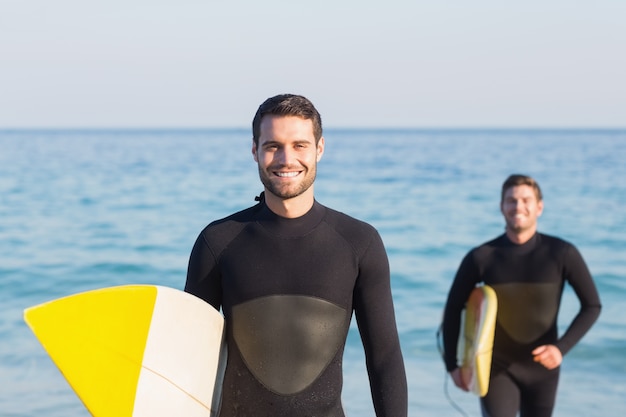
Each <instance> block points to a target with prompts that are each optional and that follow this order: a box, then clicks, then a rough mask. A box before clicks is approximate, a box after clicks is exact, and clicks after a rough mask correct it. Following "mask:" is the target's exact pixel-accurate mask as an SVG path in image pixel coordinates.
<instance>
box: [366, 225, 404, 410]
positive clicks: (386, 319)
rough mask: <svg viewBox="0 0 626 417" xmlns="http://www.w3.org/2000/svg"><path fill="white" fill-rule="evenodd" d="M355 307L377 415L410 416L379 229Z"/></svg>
mask: <svg viewBox="0 0 626 417" xmlns="http://www.w3.org/2000/svg"><path fill="white" fill-rule="evenodd" d="M354 309H355V316H356V320H357V324H358V327H359V332H360V333H361V339H362V341H363V347H364V350H365V359H366V365H367V371H368V375H369V379H370V389H371V392H372V399H373V402H374V409H375V411H376V416H377V417H406V415H407V413H408V400H407V382H406V373H405V369H404V361H403V358H402V351H401V348H400V340H399V337H398V331H397V327H396V319H395V313H394V307H393V300H392V295H391V283H390V274H389V261H388V259H387V254H386V252H385V248H384V246H383V242H382V240H381V238H380V236H379V235H378V233H375V235H374V237H373V240H372V242H371V244H370V245H369V247H368V249H367V250H366V251H365V254H364V256H363V257H362V258H361V261H360V265H359V276H358V279H357V283H356V287H355V293H354Z"/></svg>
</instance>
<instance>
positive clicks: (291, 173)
mask: <svg viewBox="0 0 626 417" xmlns="http://www.w3.org/2000/svg"><path fill="white" fill-rule="evenodd" d="M276 175H278V176H279V177H285V178H290V177H295V176H296V175H298V172H277V173H276Z"/></svg>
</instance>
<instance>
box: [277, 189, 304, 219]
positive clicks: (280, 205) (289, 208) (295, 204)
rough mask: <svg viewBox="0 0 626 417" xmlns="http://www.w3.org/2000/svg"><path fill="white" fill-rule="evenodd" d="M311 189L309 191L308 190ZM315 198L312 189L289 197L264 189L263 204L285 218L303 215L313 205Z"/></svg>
mask: <svg viewBox="0 0 626 417" xmlns="http://www.w3.org/2000/svg"><path fill="white" fill-rule="evenodd" d="M309 191H311V192H309ZM314 201H315V199H314V197H313V192H312V190H310V189H309V190H307V192H305V193H304V194H301V195H299V196H297V197H294V198H290V199H286V200H285V199H282V198H280V197H276V196H275V195H274V194H272V193H270V192H268V191H267V190H265V204H267V207H269V209H270V210H272V211H273V212H274V213H275V214H277V215H279V216H280V217H285V218H287V219H295V218H297V217H301V216H304V215H305V214H306V213H308V212H309V210H311V207H313V203H314Z"/></svg>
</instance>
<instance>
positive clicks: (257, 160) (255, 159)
mask: <svg viewBox="0 0 626 417" xmlns="http://www.w3.org/2000/svg"><path fill="white" fill-rule="evenodd" d="M252 157H253V158H254V161H255V162H259V157H258V156H257V154H256V143H255V142H254V139H253V140H252Z"/></svg>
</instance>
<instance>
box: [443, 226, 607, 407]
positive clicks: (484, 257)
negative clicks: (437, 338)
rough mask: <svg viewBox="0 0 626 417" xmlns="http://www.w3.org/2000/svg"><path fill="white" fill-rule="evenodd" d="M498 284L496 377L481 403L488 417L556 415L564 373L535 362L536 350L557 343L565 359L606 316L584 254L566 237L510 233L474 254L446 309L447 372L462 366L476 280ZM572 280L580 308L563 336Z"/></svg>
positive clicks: (462, 269)
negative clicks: (462, 339) (560, 324)
mask: <svg viewBox="0 0 626 417" xmlns="http://www.w3.org/2000/svg"><path fill="white" fill-rule="evenodd" d="M480 282H483V283H485V284H488V285H490V286H492V287H493V289H494V290H495V292H496V294H497V297H498V313H497V319H496V332H495V340H494V350H493V360H492V371H491V380H490V384H489V392H488V394H487V395H486V396H485V397H484V398H482V399H481V406H482V409H483V415H484V416H489V417H504V416H506V417H509V416H511V417H514V416H515V415H517V411H518V410H520V411H521V414H520V415H521V416H522V417H541V416H550V415H551V413H552V409H553V407H554V401H555V397H556V389H557V384H558V377H559V368H556V369H553V370H548V369H546V368H545V367H543V366H542V365H541V364H539V363H536V362H534V361H533V356H532V354H531V352H532V350H533V349H535V348H536V347H538V346H541V345H545V344H554V345H556V346H557V347H558V348H559V349H560V351H561V353H562V354H563V355H565V354H566V353H567V352H568V351H569V350H570V349H571V348H572V347H573V346H574V345H575V344H576V343H577V342H578V341H579V340H580V339H581V338H582V337H583V335H584V334H585V333H586V332H587V331H588V330H589V328H590V327H591V326H592V325H593V323H594V322H595V320H596V319H597V318H598V315H599V314H600V299H599V297H598V292H597V290H596V287H595V284H594V282H593V279H592V278H591V275H590V273H589V270H588V268H587V266H586V264H585V262H584V260H583V258H582V257H581V255H580V253H579V252H578V250H577V249H576V248H575V247H574V246H573V245H571V244H570V243H568V242H565V241H563V240H561V239H558V238H555V237H552V236H548V235H544V234H540V233H536V234H535V235H534V236H533V237H532V238H531V239H530V240H529V241H528V242H526V243H525V244H523V245H516V244H514V243H512V242H511V241H510V240H509V239H508V238H507V237H506V235H502V236H500V237H498V238H496V239H494V240H492V241H490V242H487V243H485V244H483V245H481V246H480V247H478V248H475V249H473V250H472V251H470V252H469V253H468V254H467V256H466V257H465V258H464V259H463V261H462V263H461V266H460V267H459V270H458V272H457V274H456V277H455V279H454V282H453V284H452V288H451V289H450V293H449V295H448V301H447V304H446V308H445V312H444V323H443V338H444V351H445V362H446V368H447V370H448V371H452V370H454V369H455V368H456V367H457V340H458V335H459V325H460V315H461V310H462V309H463V307H464V304H465V301H466V300H467V298H468V296H469V293H470V292H471V290H472V289H473V288H474V286H475V285H476V284H477V283H480ZM565 282H568V283H569V285H571V286H572V288H573V289H574V291H575V293H576V295H577V296H578V299H579V300H580V304H581V308H580V311H579V313H578V315H577V316H576V317H575V318H574V320H573V321H572V323H571V325H570V326H569V327H568V329H567V330H566V331H565V333H564V334H563V335H562V336H560V337H559V335H558V331H557V315H558V311H559V306H560V302H561V296H562V293H563V288H564V284H565Z"/></svg>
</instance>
